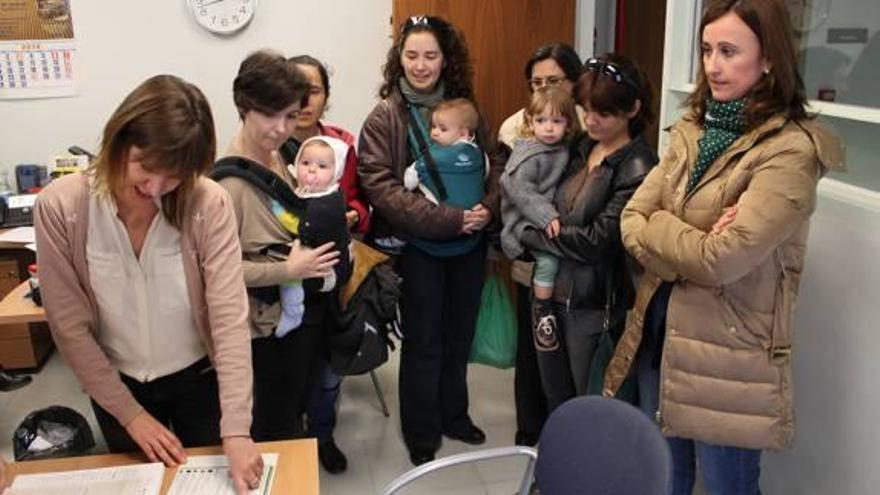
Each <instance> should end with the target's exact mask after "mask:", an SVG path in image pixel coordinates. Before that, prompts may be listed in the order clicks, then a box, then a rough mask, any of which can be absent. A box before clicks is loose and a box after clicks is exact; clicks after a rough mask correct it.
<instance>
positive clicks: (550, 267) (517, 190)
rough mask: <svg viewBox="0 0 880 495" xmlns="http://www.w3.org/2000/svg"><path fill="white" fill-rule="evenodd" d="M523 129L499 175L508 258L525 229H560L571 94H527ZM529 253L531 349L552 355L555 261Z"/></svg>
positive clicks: (548, 89) (573, 116) (572, 119)
mask: <svg viewBox="0 0 880 495" xmlns="http://www.w3.org/2000/svg"><path fill="white" fill-rule="evenodd" d="M523 126H524V128H523V133H522V134H523V135H524V136H527V137H526V138H524V139H520V140H517V141H516V142H515V143H514V147H513V152H512V153H511V155H510V159H508V161H507V164H506V165H505V167H504V173H503V174H502V175H501V187H502V192H503V195H502V198H501V220H502V222H503V224H504V226H503V228H502V230H501V247H502V249H503V250H504V254H506V255H507V256H508V257H509V258H511V259H515V258H518V257H520V256H521V255H522V254H523V253H524V249H523V246H522V244H521V243H520V238H521V236H522V233H523V231H524V230H525V229H526V228H528V227H531V228H537V229H541V230H543V231H544V233H545V234H546V235H547V237H549V238H550V239H553V238H555V237H556V236H557V235H559V230H560V228H561V227H562V226H561V225H560V222H559V212H557V211H556V207H555V206H554V204H553V199H554V197H555V195H556V188H557V185H558V184H559V182H560V180H561V179H562V176H563V174H564V172H565V169H566V167H567V166H568V145H569V141H570V138H571V137H572V136H573V135H574V134H576V133H577V132H579V131H580V130H581V126H580V119H578V116H577V110H576V105H575V102H574V100H573V99H572V97H571V95H570V94H569V93H568V92H567V91H565V90H563V89H562V88H557V87H553V86H545V87H542V88H540V89H538V90H537V91H535V92H534V93H533V94H532V99H531V101H530V102H529V105H528V106H527V107H526V109H525V119H524V124H523ZM530 254H531V255H532V257H534V258H535V272H534V275H533V278H532V290H533V292H534V296H535V305H534V308H535V314H534V315H533V330H534V332H533V335H534V341H535V348H536V349H538V350H540V351H552V350H555V349H557V348H558V347H559V342H558V340H557V337H556V336H557V332H556V317H555V316H554V315H553V312H552V310H551V304H550V299H551V298H552V296H553V286H554V283H555V280H556V272H557V270H558V267H559V260H557V259H556V257H555V256H553V255H551V254H550V253H546V252H542V251H535V252H531V253H530Z"/></svg>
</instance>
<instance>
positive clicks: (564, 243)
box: [522, 134, 658, 309]
mask: <svg viewBox="0 0 880 495" xmlns="http://www.w3.org/2000/svg"><path fill="white" fill-rule="evenodd" d="M595 143H596V142H595V141H593V140H592V139H590V138H589V136H587V135H586V134H582V135H581V136H579V137H578V138H577V139H575V140H574V142H573V143H572V147H571V150H570V156H571V158H570V159H569V162H568V167H567V169H566V171H565V175H564V176H563V178H562V182H561V183H560V186H559V188H558V189H557V193H556V199H555V204H556V209H557V211H559V214H560V220H561V222H562V229H561V231H560V234H559V236H558V237H557V238H555V239H553V240H548V239H547V238H546V237H545V236H544V234H543V232H541V231H539V230H537V229H532V228H529V229H526V231H525V232H524V233H523V235H522V244H523V246H525V247H526V248H527V249H529V250H539V251H546V252H549V253H552V254H554V255H556V256H557V257H559V272H558V273H557V275H556V284H555V289H554V299H555V300H556V301H557V302H560V303H562V304H564V305H565V306H566V307H567V308H569V309H602V308H604V307H605V304H606V302H612V304H613V305H614V307H615V308H629V307H631V306H632V303H633V299H634V295H635V290H634V287H633V281H632V277H631V276H630V275H629V270H628V269H627V264H628V262H627V254H626V251H625V250H624V247H623V243H622V241H621V239H620V213H621V211H623V207H624V206H626V203H627V202H628V201H629V199H630V197H631V196H632V195H633V193H634V192H635V191H636V189H637V188H638V187H639V185H641V183H642V181H643V180H644V179H645V176H647V175H648V172H649V171H650V170H651V168H652V167H653V166H654V165H656V164H657V162H658V158H657V154H656V153H655V152H654V150H653V149H651V147H650V146H648V144H647V143H646V142H645V140H644V138H642V136H637V137H636V138H634V139H633V140H632V141H630V142H629V143H628V144H627V145H626V146H624V147H623V148H621V149H619V150H617V151H615V152H614V153H612V154H611V155H609V156H607V157H606V158H605V160H603V161H602V164H601V165H600V166H599V167H597V168H596V169H595V170H594V171H593V172H592V173H590V175H589V176H588V177H587V179H586V181H585V182H584V186H583V187H582V188H581V189H580V190H579V192H578V193H577V195H576V197H575V198H574V201H572V202H571V204H566V200H565V194H564V191H565V189H566V186H567V184H568V182H569V181H571V180H576V179H577V176H578V174H577V173H578V171H580V170H581V169H583V167H585V166H586V163H587V156H588V155H589V154H590V150H591V149H592V148H593V145H594V144H595ZM608 287H610V288H611V291H610V294H609V291H608ZM609 297H611V298H610V299H609Z"/></svg>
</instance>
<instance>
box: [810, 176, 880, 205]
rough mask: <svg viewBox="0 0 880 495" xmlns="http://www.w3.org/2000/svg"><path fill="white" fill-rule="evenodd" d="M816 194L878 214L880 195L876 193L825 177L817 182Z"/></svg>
mask: <svg viewBox="0 0 880 495" xmlns="http://www.w3.org/2000/svg"><path fill="white" fill-rule="evenodd" d="M818 192H819V195H820V196H824V197H827V198H831V199H834V200H837V201H841V202H843V203H847V204H849V205H852V206H855V207H858V208H864V209H866V210H870V211H873V212H877V213H880V193H878V192H877V191H872V190H870V189H865V188H864V187H859V186H854V185H852V184H847V183H846V182H841V181H839V180H835V179H830V178H828V177H825V178H823V179H822V180H820V181H819V187H818Z"/></svg>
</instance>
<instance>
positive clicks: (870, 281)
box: [761, 196, 880, 495]
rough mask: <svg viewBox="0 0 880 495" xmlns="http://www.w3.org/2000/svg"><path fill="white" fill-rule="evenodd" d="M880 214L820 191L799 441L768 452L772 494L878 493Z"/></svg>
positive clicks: (803, 322) (807, 288) (802, 357)
mask: <svg viewBox="0 0 880 495" xmlns="http://www.w3.org/2000/svg"><path fill="white" fill-rule="evenodd" d="M878 213H880V210H876V209H873V210H872V209H869V208H865V207H864V206H862V205H859V204H853V203H850V202H847V201H839V200H836V199H832V198H828V197H822V196H820V201H819V206H818V210H817V211H816V213H815V214H814V215H813V220H812V226H811V232H810V239H809V243H808V247H807V260H806V268H805V271H804V275H803V278H802V280H801V292H800V299H799V301H798V305H797V312H796V315H797V316H796V318H795V329H796V331H795V340H794V354H793V355H794V391H795V393H794V397H795V427H796V434H795V443H794V448H793V449H792V450H790V451H788V452H783V453H775V454H774V453H770V454H767V455H765V456H764V463H763V464H764V466H763V473H762V477H761V479H762V483H761V486H762V489H763V490H764V493H772V494H774V495H829V494H840V495H846V494H853V495H860V494H869V493H878V486H880V470H878V469H877V468H878V466H880V451H878V448H877V446H878V445H880V427H878V416H877V411H878V410H880V387H878V386H877V377H878V376H880V332H878V330H880V309H878V298H877V281H878V280H880V262H878V259H877V253H878V252H880V214H878Z"/></svg>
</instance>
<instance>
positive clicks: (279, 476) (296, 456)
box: [9, 438, 319, 495]
mask: <svg viewBox="0 0 880 495" xmlns="http://www.w3.org/2000/svg"><path fill="white" fill-rule="evenodd" d="M257 447H258V448H259V449H260V451H261V452H265V453H277V454H278V471H277V472H276V473H275V481H274V483H273V484H272V493H273V494H274V495H282V494H283V495H318V493H319V483H318V442H317V441H316V440H315V439H314V438H309V439H304V440H288V441H283V442H264V443H259V444H257ZM186 451H187V453H188V454H189V455H205V454H222V453H223V449H221V448H220V447H200V448H195V449H186ZM143 462H148V461H147V460H146V458H144V456H143V454H141V453H137V454H105V455H93V456H86V457H72V458H69V459H49V460H45V461H26V462H16V463H13V464H10V465H9V471H10V473H11V474H13V475H19V474H33V473H51V472H55V471H68V470H73V469H93V468H100V467H109V466H124V465H127V464H138V463H143ZM176 473H177V468H165V479H164V480H163V481H162V490H161V491H160V492H159V493H161V494H165V493H167V492H168V489H169V488H170V487H171V482H172V481H173V480H174V475H175V474H176Z"/></svg>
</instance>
